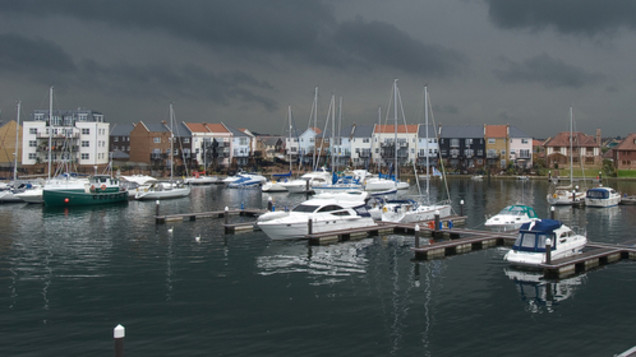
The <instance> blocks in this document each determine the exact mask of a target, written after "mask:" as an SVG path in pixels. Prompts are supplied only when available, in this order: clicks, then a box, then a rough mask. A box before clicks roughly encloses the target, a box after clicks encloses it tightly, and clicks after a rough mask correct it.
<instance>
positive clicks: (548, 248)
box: [545, 238, 552, 264]
mask: <svg viewBox="0 0 636 357" xmlns="http://www.w3.org/2000/svg"><path fill="white" fill-rule="evenodd" d="M545 263H546V264H552V239H550V238H547V239H546V240H545Z"/></svg>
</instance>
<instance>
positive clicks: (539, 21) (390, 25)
mask: <svg viewBox="0 0 636 357" xmlns="http://www.w3.org/2000/svg"><path fill="white" fill-rule="evenodd" d="M599 4H600V5H599ZM395 5H396V6H395V7H394V6H392V5H390V4H386V3H384V2H381V1H376V0H365V1H360V0H351V1H346V2H341V1H336V0H326V1H296V0H271V1H256V0H249V1H241V0H239V1H236V0H235V1H198V0H197V1H185V2H175V1H150V2H148V1H140V0H132V1H130V0H128V1H118V0H115V1H61V0H58V1H30V0H26V1H24V0H23V1H1V0H0V23H3V24H4V25H3V26H1V27H0V76H1V77H2V80H1V81H0V90H1V91H2V92H3V93H4V96H3V97H0V109H4V110H3V116H2V119H3V120H5V121H6V120H9V119H12V118H10V117H9V118H7V115H6V113H8V112H9V109H8V108H10V107H12V106H13V105H14V98H16V97H17V98H16V99H22V100H23V102H25V103H27V108H28V105H29V104H28V103H29V102H34V103H32V104H31V106H32V109H35V108H36V107H41V106H42V103H43V101H42V100H41V98H42V93H45V92H47V91H48V86H49V85H54V86H56V88H58V89H59V90H60V91H61V93H62V94H61V95H60V96H61V97H63V96H66V97H67V98H68V97H71V98H73V99H72V100H67V102H69V101H70V102H72V103H73V104H74V105H76V106H79V105H81V106H84V107H91V108H93V109H97V110H100V111H102V112H104V113H106V115H107V117H108V118H109V120H111V121H120V122H122V121H129V122H130V121H137V120H145V121H153V120H157V116H158V115H159V113H162V114H161V115H163V112H162V111H159V110H157V109H156V108H157V106H162V107H166V108H167V104H168V102H169V101H170V102H172V101H176V102H177V103H178V105H177V109H178V111H179V112H180V113H182V115H181V116H180V118H181V119H183V120H191V121H224V122H228V123H232V124H235V125H236V126H242V127H244V126H247V127H253V128H254V129H255V130H257V131H273V130H272V127H273V126H272V125H271V122H272V120H279V119H281V120H282V118H283V117H284V112H285V108H286V107H287V105H289V104H292V105H295V106H296V108H295V112H296V113H303V112H308V111H309V106H310V102H311V96H312V94H313V87H314V86H315V85H321V106H324V107H325V108H321V110H322V111H325V112H326V104H324V103H327V102H328V100H329V98H328V97H329V94H323V93H329V92H330V91H331V92H335V93H336V94H337V95H343V96H344V101H345V115H344V117H345V120H348V121H349V122H354V121H355V122H364V123H371V122H375V121H376V120H377V119H376V118H377V114H376V113H377V106H378V105H385V103H386V99H387V98H386V95H387V92H388V90H389V88H390V85H391V82H392V80H393V78H400V85H401V89H402V90H401V92H402V93H403V94H404V95H405V96H410V97H409V98H406V102H407V103H410V104H411V105H410V108H411V109H410V111H411V112H416V111H417V108H415V107H416V106H417V103H418V101H421V98H420V97H421V93H422V86H423V85H424V84H426V83H428V84H432V85H433V87H434V94H433V95H434V98H436V99H437V100H438V101H437V102H435V103H434V106H433V108H434V109H437V110H438V114H439V116H438V117H441V118H438V119H439V120H440V121H444V122H446V123H450V124H462V123H471V124H475V123H484V122H493V120H497V119H492V118H500V119H499V120H501V118H505V120H507V121H509V122H510V123H511V124H513V125H514V124H518V125H519V126H520V127H522V129H525V130H527V131H529V133H530V134H531V135H537V136H547V135H549V134H550V133H552V132H553V131H555V130H560V129H561V128H552V127H550V125H548V124H549V123H551V122H554V117H555V116H560V115H561V112H564V113H565V112H567V109H566V107H567V105H569V104H571V103H574V104H576V103H577V102H584V103H589V104H590V105H589V109H588V108H585V107H583V108H581V109H580V111H581V115H579V118H581V121H582V126H583V127H584V129H585V130H588V131H589V130H592V129H593V128H594V127H595V126H599V125H600V124H599V123H612V127H608V131H612V130H613V131H614V132H620V133H622V132H625V131H626V130H627V131H632V130H636V128H623V127H621V125H622V124H621V123H629V122H630V121H628V119H629V115H630V114H629V113H631V112H633V108H631V102H632V100H631V97H632V96H633V91H634V82H635V80H634V79H631V78H629V76H625V75H624V71H625V70H626V69H627V68H631V63H629V62H630V60H629V58H630V56H633V55H636V48H634V45H633V44H632V42H633V36H634V32H633V29H634V18H636V16H634V14H635V13H636V12H635V10H634V8H636V5H632V4H631V2H627V1H607V2H596V1H588V0H584V1H573V0H567V1H521V0H479V1H466V0H444V1H443V0H432V1H430V2H418V1H410V0H401V1H400V3H399V4H395ZM398 5H399V6H398ZM394 8H397V9H398V10H393V9H394ZM401 14H402V15H401ZM403 14H410V15H413V16H412V18H413V19H414V20H413V21H410V22H409V21H406V20H403V17H404V16H403ZM451 15H452V16H451ZM66 29H68V30H66ZM458 29H461V31H458ZM475 39H476V40H475ZM595 43H602V44H603V46H600V48H599V46H593V44H595ZM608 61H613V62H614V63H611V66H606V65H605V63H604V62H608ZM599 63H603V64H604V65H603V66H601V65H599ZM596 87H602V88H605V89H604V90H603V91H605V92H609V90H606V89H607V88H611V93H612V97H611V98H609V100H608V98H607V97H603V93H601V91H600V90H597V89H595V88H596ZM323 88H327V90H326V91H325V90H324V89H323ZM599 94H601V95H599ZM529 98H531V99H532V100H531V101H532V102H533V104H532V105H531V106H530V105H529V104H528V103H529V102H530V100H529ZM590 98H598V99H590ZM559 99H560V100H559ZM595 100H596V101H597V102H595ZM599 103H603V105H599ZM603 106H605V107H606V108H604V109H605V110H604V111H603V112H601V111H600V110H599V109H597V108H600V107H603ZM610 106H611V107H610ZM537 108H541V109H540V110H539V109H537ZM407 110H409V108H407ZM27 111H28V109H27ZM420 111H421V110H420ZM297 116H302V115H301V114H299V115H297ZM601 116H602V118H601ZM608 117H609V118H611V119H613V120H607V119H608ZM417 119H418V118H417V116H415V115H411V116H410V117H409V121H411V122H413V121H417ZM528 122H532V123H535V124H536V123H543V124H545V125H533V126H532V127H530V128H527V127H525V128H524V127H523V126H524V125H527V123H528ZM493 123H494V122H493ZM275 127H276V128H278V127H279V125H276V126H275Z"/></svg>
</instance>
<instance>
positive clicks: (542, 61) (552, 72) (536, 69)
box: [495, 53, 602, 88]
mask: <svg viewBox="0 0 636 357" xmlns="http://www.w3.org/2000/svg"><path fill="white" fill-rule="evenodd" d="M501 62H502V63H503V65H502V67H503V68H501V69H498V70H496V71H495V75H496V76H497V77H498V78H499V79H500V80H501V81H503V82H510V83H539V84H541V85H543V86H544V87H547V88H555V87H570V88H579V87H583V86H586V85H590V84H594V83H596V82H598V81H599V80H601V78H602V76H601V75H600V74H595V73H588V72H586V71H585V70H583V69H581V68H579V67H576V66H573V65H569V64H567V63H564V62H563V61H561V60H559V59H555V58H552V57H550V56H548V55H547V54H545V53H544V54H541V55H538V56H535V57H532V58H529V59H527V60H525V61H523V62H521V63H517V62H513V61H511V60H509V59H506V58H501Z"/></svg>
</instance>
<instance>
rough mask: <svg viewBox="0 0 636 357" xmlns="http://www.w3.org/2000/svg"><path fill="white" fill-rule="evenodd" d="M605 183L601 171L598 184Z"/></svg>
mask: <svg viewBox="0 0 636 357" xmlns="http://www.w3.org/2000/svg"><path fill="white" fill-rule="evenodd" d="M601 182H603V173H602V172H601V171H599V172H598V183H599V184H600V183H601Z"/></svg>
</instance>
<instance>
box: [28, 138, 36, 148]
mask: <svg viewBox="0 0 636 357" xmlns="http://www.w3.org/2000/svg"><path fill="white" fill-rule="evenodd" d="M36 146H38V142H37V141H35V140H29V147H30V148H34V147H36Z"/></svg>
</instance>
